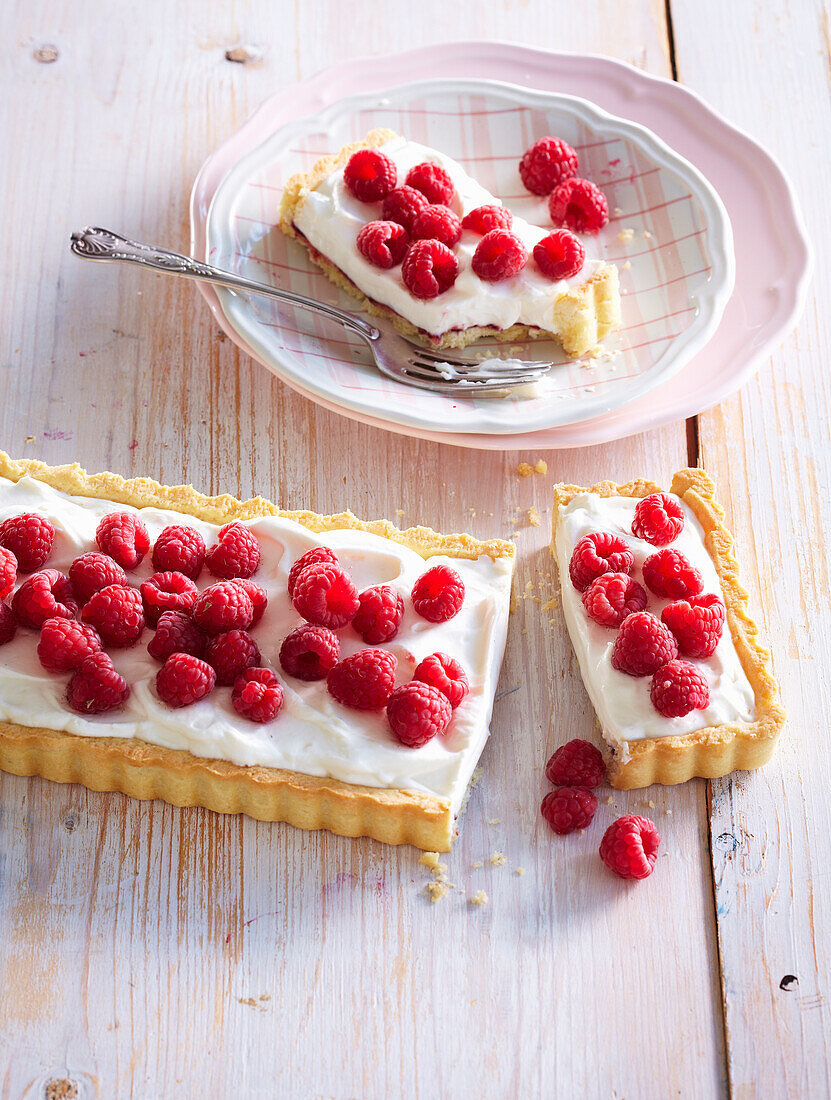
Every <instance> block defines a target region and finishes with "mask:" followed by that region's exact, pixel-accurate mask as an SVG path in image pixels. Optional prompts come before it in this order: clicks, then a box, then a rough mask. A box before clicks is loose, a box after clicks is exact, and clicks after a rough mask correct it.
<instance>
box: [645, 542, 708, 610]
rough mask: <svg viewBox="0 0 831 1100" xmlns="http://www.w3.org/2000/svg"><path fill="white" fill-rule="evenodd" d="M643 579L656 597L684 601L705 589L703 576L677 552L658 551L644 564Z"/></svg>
mask: <svg viewBox="0 0 831 1100" xmlns="http://www.w3.org/2000/svg"><path fill="white" fill-rule="evenodd" d="M643 579H644V581H645V582H646V584H647V586H648V587H649V588H651V589H652V591H653V592H654V593H655V595H656V596H661V597H662V599H667V600H683V599H686V597H687V596H697V595H699V593H700V592H701V590H702V589H703V588H704V581H703V580H702V578H701V574H700V573H699V572H698V570H697V569H696V568H695V566H694V565H691V564H690V563H689V562H688V561H687V559H686V558H685V557H684V555H683V554H680V553H679V552H678V551H677V550H669V549H667V550H658V551H657V552H656V553H655V554H650V556H649V557H648V558H647V559H646V561H645V562H644V563H643Z"/></svg>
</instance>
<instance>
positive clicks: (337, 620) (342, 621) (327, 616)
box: [291, 562, 360, 630]
mask: <svg viewBox="0 0 831 1100" xmlns="http://www.w3.org/2000/svg"><path fill="white" fill-rule="evenodd" d="M291 602H292V603H293V604H294V606H295V609H296V610H297V611H298V612H299V614H301V615H302V616H303V618H304V619H305V620H306V621H307V622H310V623H314V624H315V626H328V627H329V628H330V630H338V629H339V628H340V627H342V626H346V624H347V623H351V622H352V620H353V619H354V618H355V613H356V611H357V610H358V607H359V606H360V600H359V598H358V589H357V588H356V587H355V585H354V584H353V582H352V578H351V577H350V576H349V574H348V573H347V572H346V570H345V569H341V567H340V566H339V565H330V564H328V563H327V562H320V563H319V564H317V565H308V566H306V568H305V569H304V570H303V572H302V573H301V574H300V576H299V577H298V578H297V580H296V582H295V585H294V596H293V597H292V601H291Z"/></svg>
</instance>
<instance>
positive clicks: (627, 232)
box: [617, 229, 635, 244]
mask: <svg viewBox="0 0 831 1100" xmlns="http://www.w3.org/2000/svg"><path fill="white" fill-rule="evenodd" d="M634 238H635V230H634V229H621V231H620V233H618V235H617V239H618V240H619V241H622V242H623V243H624V244H625V243H626V242H627V241H631V240H634Z"/></svg>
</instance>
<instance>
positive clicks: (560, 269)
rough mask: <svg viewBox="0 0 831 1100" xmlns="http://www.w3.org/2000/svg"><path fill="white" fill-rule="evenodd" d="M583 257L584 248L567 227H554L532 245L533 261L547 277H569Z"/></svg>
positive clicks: (573, 273)
mask: <svg viewBox="0 0 831 1100" xmlns="http://www.w3.org/2000/svg"><path fill="white" fill-rule="evenodd" d="M585 259H586V250H585V248H583V245H582V244H581V243H580V241H579V240H578V239H577V238H576V237H575V236H574V234H573V233H569V231H568V230H567V229H555V230H554V232H553V233H549V234H548V236H547V237H543V238H542V240H541V241H537V243H536V244H535V245H534V263H535V264H536V265H537V267H538V268H539V269H540V271H541V272H542V273H543V275H545V276H547V277H548V278H549V279H570V278H571V277H572V275H576V274H577V273H578V272H579V271H580V269H581V268H582V266H583V263H584V261H585Z"/></svg>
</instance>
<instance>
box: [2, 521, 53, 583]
mask: <svg viewBox="0 0 831 1100" xmlns="http://www.w3.org/2000/svg"><path fill="white" fill-rule="evenodd" d="M54 541H55V528H54V527H53V526H52V524H51V523H50V522H49V520H48V519H44V518H43V516H37V515H35V514H34V512H23V513H21V515H19V516H9V518H8V519H4V520H3V522H2V523H0V546H5V547H6V549H7V550H11V552H12V553H13V554H14V556H15V557H16V558H17V568H18V569H19V570H20V572H21V573H36V572H37V571H38V570H39V569H42V568H43V566H44V565H45V564H46V561H47V559H48V558H49V555H50V554H51V553H52V544H53V543H54Z"/></svg>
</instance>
